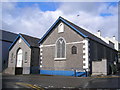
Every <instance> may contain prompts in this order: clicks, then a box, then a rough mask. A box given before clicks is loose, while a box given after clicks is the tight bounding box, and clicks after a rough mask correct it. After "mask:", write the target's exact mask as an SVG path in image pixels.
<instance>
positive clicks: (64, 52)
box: [39, 17, 117, 76]
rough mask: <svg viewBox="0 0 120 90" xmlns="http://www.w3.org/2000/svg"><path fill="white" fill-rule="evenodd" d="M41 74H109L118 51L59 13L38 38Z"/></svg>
mask: <svg viewBox="0 0 120 90" xmlns="http://www.w3.org/2000/svg"><path fill="white" fill-rule="evenodd" d="M39 44H40V60H41V61H40V74H49V75H66V76H74V75H76V76H84V75H86V73H87V75H98V74H104V75H108V74H111V72H112V66H113V65H114V63H115V62H117V51H116V50H115V49H114V48H113V47H112V46H111V45H109V44H107V43H106V42H104V41H103V40H102V39H100V38H98V37H97V36H95V35H94V34H92V33H90V32H88V31H86V30H84V29H82V28H80V27H79V26H77V25H75V24H73V23H72V22H70V21H68V20H66V19H64V18H62V17H59V18H58V19H57V20H56V22H55V23H54V24H53V25H52V26H51V28H50V29H49V30H48V31H47V32H46V34H45V35H43V37H42V38H41V40H40V41H39Z"/></svg>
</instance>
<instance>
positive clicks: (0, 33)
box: [0, 30, 18, 43]
mask: <svg viewBox="0 0 120 90" xmlns="http://www.w3.org/2000/svg"><path fill="white" fill-rule="evenodd" d="M17 35H18V34H16V33H12V32H9V31H5V30H0V40H2V41H7V42H10V43H12V42H13V41H14V40H15V38H16V37H17Z"/></svg>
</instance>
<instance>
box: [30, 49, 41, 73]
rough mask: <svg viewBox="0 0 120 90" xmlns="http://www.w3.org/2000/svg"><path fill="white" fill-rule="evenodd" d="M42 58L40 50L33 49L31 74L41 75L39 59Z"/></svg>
mask: <svg viewBox="0 0 120 90" xmlns="http://www.w3.org/2000/svg"><path fill="white" fill-rule="evenodd" d="M39 57H40V49H39V48H32V51H31V73H34V74H38V73H39V64H40V62H39V59H40V58H39Z"/></svg>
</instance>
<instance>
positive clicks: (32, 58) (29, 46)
mask: <svg viewBox="0 0 120 90" xmlns="http://www.w3.org/2000/svg"><path fill="white" fill-rule="evenodd" d="M39 40H40V39H39V38H35V37H31V36H28V35H24V34H18V36H17V37H16V39H15V40H14V42H13V43H12V44H11V46H10V47H9V60H8V61H9V62H8V68H7V69H6V71H5V72H6V73H7V74H13V75H17V74H38V73H39V53H40V49H39V44H38V41H39Z"/></svg>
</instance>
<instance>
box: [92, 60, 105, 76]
mask: <svg viewBox="0 0 120 90" xmlns="http://www.w3.org/2000/svg"><path fill="white" fill-rule="evenodd" d="M101 74H103V75H107V60H106V59H103V60H101V61H93V62H92V75H101Z"/></svg>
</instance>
